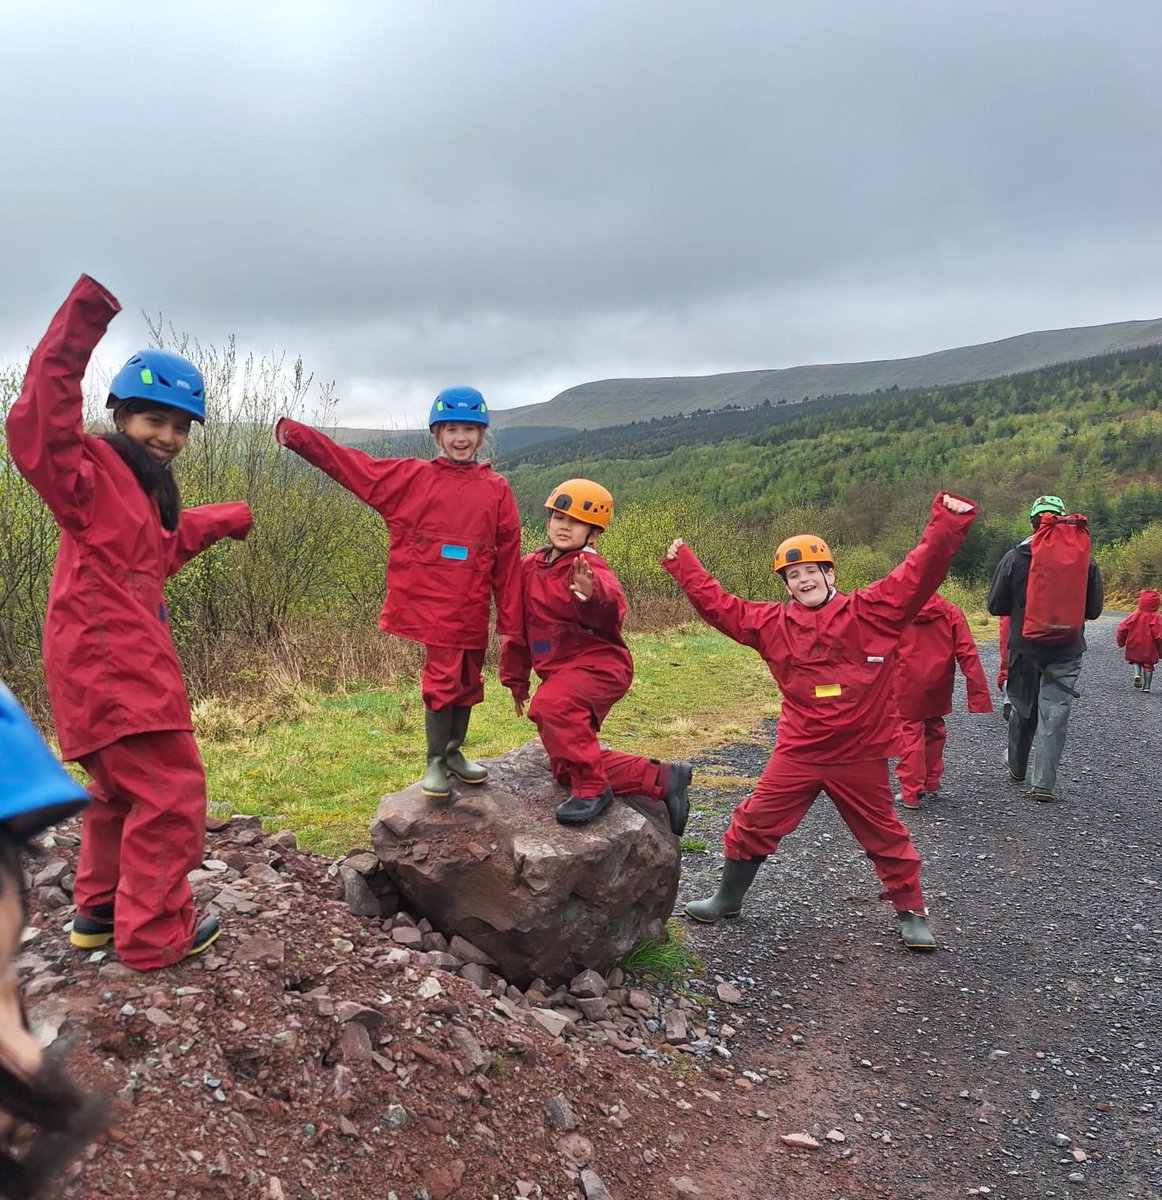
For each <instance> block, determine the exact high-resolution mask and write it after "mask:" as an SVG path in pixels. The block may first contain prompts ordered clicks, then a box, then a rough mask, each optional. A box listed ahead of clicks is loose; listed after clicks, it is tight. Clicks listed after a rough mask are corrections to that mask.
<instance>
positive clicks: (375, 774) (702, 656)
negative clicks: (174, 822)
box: [196, 623, 777, 854]
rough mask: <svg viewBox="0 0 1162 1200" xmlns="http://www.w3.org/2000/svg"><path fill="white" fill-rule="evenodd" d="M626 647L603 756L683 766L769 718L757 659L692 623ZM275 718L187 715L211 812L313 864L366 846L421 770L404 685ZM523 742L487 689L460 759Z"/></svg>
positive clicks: (504, 705)
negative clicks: (377, 822) (380, 813)
mask: <svg viewBox="0 0 1162 1200" xmlns="http://www.w3.org/2000/svg"><path fill="white" fill-rule="evenodd" d="M629 641H630V646H631V649H632V651H633V655H634V665H635V669H636V674H635V679H634V684H633V687H632V688H631V689H630V692H629V694H628V695H627V696H626V697H625V698H624V699H623V700H622V701H621V702H620V703H619V704H618V705H617V706H616V708H615V709H614V710H613V712H612V713H611V714H610V717H609V719H608V721H607V722H606V724H605V727H604V729H603V730H602V738H603V740H605V741H606V742H608V743H609V744H610V745H612V746H616V747H618V748H621V749H626V750H629V751H632V752H634V753H638V754H647V755H650V756H652V757H655V758H680V757H688V756H690V755H692V754H694V753H696V752H697V751H699V750H701V749H704V748H706V747H708V746H714V745H721V744H723V743H725V742H729V741H733V740H737V739H738V738H739V737H741V736H743V735H744V734H746V733H748V732H749V731H751V730H753V729H754V727H755V726H756V725H757V723H758V722H759V721H760V720H761V719H762V718H763V717H766V716H770V715H773V714H774V713H775V712H776V711H777V692H776V689H775V686H774V682H773V681H772V679H771V677H770V673H769V672H768V671H767V669H766V667H765V665H764V664H763V663H762V661H761V660H760V659H759V657H758V656H757V655H756V654H755V653H754V652H753V651H751V650H747V649H745V648H744V647H742V646H739V645H736V644H735V643H734V642H732V641H730V640H729V639H728V638H725V637H723V636H722V635H721V634H718V633H716V632H714V631H713V630H711V629H709V628H707V627H706V626H704V625H702V624H700V623H691V624H689V625H685V626H682V627H680V628H678V629H676V630H672V631H669V632H666V633H640V634H635V635H633V636H632V637H631V638H630V639H629ZM276 712H277V713H278V715H276V716H275V717H274V719H266V718H262V719H260V718H252V717H250V716H248V714H247V713H245V712H244V711H243V712H239V711H234V710H230V709H227V708H225V707H224V706H223V705H222V704H221V703H220V702H215V704H214V705H212V706H209V707H205V708H201V709H200V710H199V711H198V712H197V713H196V721H197V726H198V728H197V733H198V736H199V742H200V745H201V748H202V753H203V756H204V758H205V760H206V769H207V774H208V779H209V791H210V807H211V811H212V812H214V813H217V814H222V815H226V814H230V813H237V812H245V813H252V814H255V815H258V816H260V817H262V818H263V820H264V821H265V822H266V823H267V825H268V827H269V828H290V829H293V830H294V831H295V832H296V833H297V834H298V836H299V840H300V842H301V844H302V845H303V846H305V847H306V848H308V849H311V850H315V851H317V852H319V853H323V854H340V853H343V852H345V851H347V850H349V849H351V848H352V847H355V846H365V845H367V842H368V835H367V826H368V824H369V823H370V821H371V820H372V818H373V817H374V815H375V810H376V806H377V804H378V802H379V798H380V796H382V795H384V794H385V793H388V792H393V791H397V790H399V789H400V788H403V787H406V786H407V785H408V784H410V783H413V782H414V781H415V780H416V779H418V778H419V775H420V772H421V771H422V769H423V758H424V743H423V706H422V702H421V700H420V696H419V687H418V683H417V681H416V679H415V678H410V677H401V678H400V679H398V680H397V681H395V684H394V685H393V686H392V687H390V688H383V689H377V690H365V691H358V692H350V693H347V694H344V695H339V696H326V695H323V694H320V693H314V692H309V691H302V690H296V691H295V692H294V694H293V695H292V696H289V697H288V698H287V700H286V701H285V702H284V703H282V704H281V705H279V706H278V707H277V709H276ZM535 736H536V730H535V728H534V726H533V725H532V723H531V722H530V721H528V720H527V719H523V718H518V717H517V716H516V715H515V713H514V712H513V710H512V703H511V700H510V698H509V694H508V692H506V691H504V690H503V689H502V688H501V687H500V686H499V684H498V683H497V682H496V680H495V678H490V679H489V680H488V681H487V683H486V688H485V700H484V703H483V704H481V705H480V706H478V707H477V708H476V709H475V710H474V712H473V719H472V728H471V730H470V732H469V735H468V743H467V745H466V746H465V749H466V750H467V752H468V753H469V754H471V755H474V756H485V757H486V756H488V755H493V754H498V753H500V752H501V751H502V750H507V749H510V748H512V747H513V746H517V745H520V744H521V743H522V742H524V741H527V740H528V739H529V738H531V737H535Z"/></svg>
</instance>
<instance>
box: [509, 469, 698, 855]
mask: <svg viewBox="0 0 1162 1200" xmlns="http://www.w3.org/2000/svg"><path fill="white" fill-rule="evenodd" d="M545 508H546V509H548V510H549V518H548V545H547V546H542V547H541V548H540V549H539V550H534V551H533V552H532V553H531V554H526V555H525V557H524V559H523V560H522V561H521V584H522V593H523V608H524V630H523V632H522V633H521V635H520V636H518V637H510V638H506V639H505V641H504V643H503V644H502V647H501V656H500V680H501V683H503V684H504V686H505V687H507V688H509V689H510V690H511V692H512V694H513V700H514V703H515V705H516V712H517V716H522V715H523V714H524V709H525V704H526V703H528V713H529V718H530V719H531V720H532V721H533V722H534V723H535V724H536V726H537V732H538V733H539V734H540V738H541V742H542V744H543V745H544V747H545V750H546V751H547V753H548V755H549V767H550V769H551V770H552V772H553V775H554V776H555V777H556V779H557V781H558V782H559V783H561V784H562V785H564V786H565V787H567V788H569V790H570V795H569V798H568V799H567V800H565V801H564V802H563V803H562V804H559V805H558V806H557V814H556V815H557V820H558V821H560V822H561V823H562V824H564V825H582V824H584V823H586V822H587V821H592V820H593V818H594V817H596V816H597V815H598V814H599V813H601V812H603V811H604V810H605V809H606V808H607V807H608V806H609V804H610V803H611V801H612V800H613V797H614V796H615V795H616V796H646V797H649V798H650V799H653V800H657V801H660V802H661V803H663V804H664V805H665V807H666V812H667V815H668V817H669V821H670V828H671V829H672V830H673V832H674V833H675V834H679V835H680V834H681V833H682V831H683V830H684V829H685V827H686V818H687V816H688V815H689V801H688V797H687V789H688V787H689V784H690V777H691V770H690V764H689V763H684V762H659V761H658V760H657V759H652V758H643V757H641V755H637V754H625V753H623V752H621V751H618V750H609V749H605V748H603V747H602V746H601V744H600V743H599V742H598V740H597V734H598V732H599V731H600V729H601V725H602V722H603V721H604V720H605V718H606V717H607V716H608V715H609V710H610V709H611V708H612V707H613V706H614V704H616V703H617V701H618V700H620V699H621V698H622V696H624V695H625V693H626V692H627V691H629V685H630V683H631V682H632V680H633V659H632V658H631V657H630V653H629V649H628V647H627V646H626V644H625V641H624V639H623V638H622V636H621V623H622V620H623V619H624V617H625V597H624V596H623V595H622V591H621V585H620V584H619V583H618V581H617V576H616V575H615V574H614V573H613V571H612V569H611V568H610V566H609V564H608V563H607V562H606V561H605V559H604V558H602V557H601V555H600V554H598V553H597V551H596V549H595V548H594V542H596V540H597V538H598V537H599V536H600V535H601V533H602V532H604V531H605V530H606V529H607V528H608V527H609V520H610V517H611V516H612V515H613V497H612V496H611V495H610V494H609V492H608V491H606V489H605V488H603V487H602V486H601V485H600V484H598V483H594V482H593V481H592V480H589V479H567V480H566V481H565V482H564V483H562V484H561V485H560V486H559V487H557V488H555V489H554V490H553V492H552V493H551V494H550V496H549V498H548V500H546V501H545ZM533 670H535V671H536V673H537V675H538V676H539V677H540V680H541V682H540V685H539V686H538V687H537V690H536V693H535V695H534V696H533V698H532V702H531V703H529V676H530V672H531V671H533Z"/></svg>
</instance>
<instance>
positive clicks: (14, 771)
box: [0, 683, 89, 838]
mask: <svg viewBox="0 0 1162 1200" xmlns="http://www.w3.org/2000/svg"><path fill="white" fill-rule="evenodd" d="M88 800H89V793H88V792H86V791H85V789H84V788H83V787H81V785H80V784H79V783H76V782H74V780H73V779H72V777H71V776H70V775H69V773H68V772H67V771H66V770H65V769H64V767H62V766H61V765H60V763H59V762H57V760H56V758H55V756H54V755H53V753H52V751H51V750H50V749H49V748H48V746H47V745H45V742H44V739H43V738H42V737H41V736H40V734H39V733H38V732H37V729H36V726H35V725H33V723H32V722H31V721H30V720H29V719H28V716H27V714H26V713H25V711H24V709H22V708H21V707H20V704H19V702H18V701H17V699H16V697H15V696H14V695H13V694H12V693H11V692H10V691H9V690H8V689H7V688H6V687H5V686H4V684H2V683H0V824H2V825H6V826H8V828H9V829H10V830H11V831H12V832H13V833H14V834H16V836H18V837H20V838H27V837H31V836H32V835H33V834H34V833H39V832H40V831H41V830H42V829H44V828H46V827H47V826H49V825H51V824H52V823H53V822H54V821H60V820H62V819H63V818H65V817H69V816H72V814H73V813H75V812H76V811H77V809H79V808H81V807H82V806H83V805H85V804H87V803H88Z"/></svg>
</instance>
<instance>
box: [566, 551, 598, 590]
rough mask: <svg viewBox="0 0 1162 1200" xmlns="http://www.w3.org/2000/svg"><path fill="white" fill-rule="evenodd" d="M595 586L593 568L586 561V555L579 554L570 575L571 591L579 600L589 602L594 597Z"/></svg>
mask: <svg viewBox="0 0 1162 1200" xmlns="http://www.w3.org/2000/svg"><path fill="white" fill-rule="evenodd" d="M593 586H594V585H593V568H592V567H591V566H590V565H589V564H588V563H587V562H586V561H585V555H584V554H578V555H577V557H576V558H575V559H574V560H573V570H572V571H571V572H570V574H569V590H570V591H572V593H573V594H574V595H575V596H576V597H577V598H578V599H579V600H588V599H589V597H590V596H592V595H593Z"/></svg>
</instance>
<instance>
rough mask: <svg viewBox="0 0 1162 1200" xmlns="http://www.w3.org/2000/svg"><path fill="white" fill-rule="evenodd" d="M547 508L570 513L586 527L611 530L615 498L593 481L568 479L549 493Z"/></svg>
mask: <svg viewBox="0 0 1162 1200" xmlns="http://www.w3.org/2000/svg"><path fill="white" fill-rule="evenodd" d="M545 507H546V508H551V509H554V510H556V511H557V512H563V513H568V514H569V516H571V517H575V518H576V519H577V520H578V521H584V522H585V524H586V525H596V526H597V528H598V529H608V528H609V518H610V517H612V516H613V497H612V496H611V495H610V494H609V493H608V492H607V491H606V490H605V488H603V487H602V486H601V484H599V483H594V482H593V480H592V479H566V480H565V482H564V483H560V484H558V485H557V486H556V487H555V488H553V490H552V491H551V492H550V493H549V498H548V499H547V500H546V501H545Z"/></svg>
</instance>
